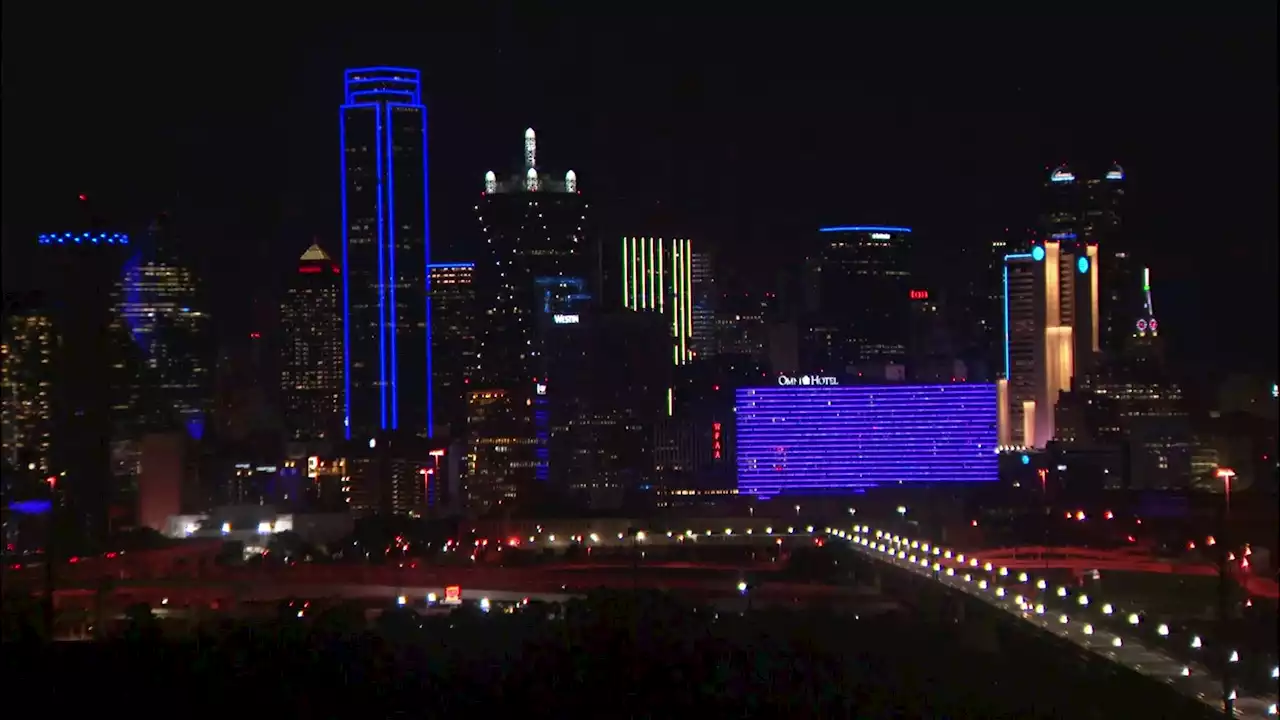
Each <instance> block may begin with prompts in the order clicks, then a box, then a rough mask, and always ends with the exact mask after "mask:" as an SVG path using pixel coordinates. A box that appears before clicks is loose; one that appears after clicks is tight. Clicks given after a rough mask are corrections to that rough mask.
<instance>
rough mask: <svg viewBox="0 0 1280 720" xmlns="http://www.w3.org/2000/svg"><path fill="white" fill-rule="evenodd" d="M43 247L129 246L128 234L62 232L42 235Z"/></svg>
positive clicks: (40, 241)
mask: <svg viewBox="0 0 1280 720" xmlns="http://www.w3.org/2000/svg"><path fill="white" fill-rule="evenodd" d="M39 243H40V244H41V245H84V244H92V245H128V244H129V236H128V234H126V233H114V232H61V233H40V235H39Z"/></svg>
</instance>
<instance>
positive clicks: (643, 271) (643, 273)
mask: <svg viewBox="0 0 1280 720" xmlns="http://www.w3.org/2000/svg"><path fill="white" fill-rule="evenodd" d="M637 240H639V241H640V247H639V249H638V251H637V252H636V254H637V255H639V256H640V303H639V304H638V305H637V306H636V309H637V310H646V309H648V307H649V302H648V299H647V296H646V295H645V290H646V289H648V287H649V282H648V281H647V280H645V277H647V275H648V269H649V266H648V265H646V264H645V262H644V238H637Z"/></svg>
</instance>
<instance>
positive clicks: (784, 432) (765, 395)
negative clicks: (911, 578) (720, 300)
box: [736, 384, 998, 496]
mask: <svg viewBox="0 0 1280 720" xmlns="http://www.w3.org/2000/svg"><path fill="white" fill-rule="evenodd" d="M736 401H737V432H736V446H737V465H738V492H739V493H740V494H747V495H756V496H770V495H777V494H792V493H797V494H831V493H840V492H851V491H854V490H857V489H862V488H866V487H873V486H875V485H880V484H887V483H895V484H896V483H899V482H902V483H907V482H926V483H941V482H989V481H993V480H995V479H996V477H997V472H998V456H997V455H996V453H995V452H994V449H995V448H996V446H997V430H996V388H995V385H993V384H964V385H883V386H853V387H810V388H803V389H799V388H781V387H765V388H745V389H740V390H738V391H737V392H736Z"/></svg>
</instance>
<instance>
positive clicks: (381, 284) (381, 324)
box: [373, 105, 387, 430]
mask: <svg viewBox="0 0 1280 720" xmlns="http://www.w3.org/2000/svg"><path fill="white" fill-rule="evenodd" d="M373 119H374V136H373V140H374V142H373V146H374V148H375V151H374V154H375V155H376V156H377V169H378V206H377V215H378V219H377V225H378V238H377V242H378V372H379V380H380V382H379V383H378V391H379V394H380V395H381V397H382V429H383V430H386V429H387V306H386V302H385V301H384V298H385V297H386V292H387V274H386V269H385V265H384V262H385V261H384V259H383V237H382V228H383V225H384V223H383V214H382V178H383V175H382V114H381V113H379V112H378V106H377V105H374V109H373Z"/></svg>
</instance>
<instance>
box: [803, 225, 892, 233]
mask: <svg viewBox="0 0 1280 720" xmlns="http://www.w3.org/2000/svg"><path fill="white" fill-rule="evenodd" d="M818 232H887V233H909V232H911V228H905V227H890V226H888V225H840V226H838V227H824V228H818Z"/></svg>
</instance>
